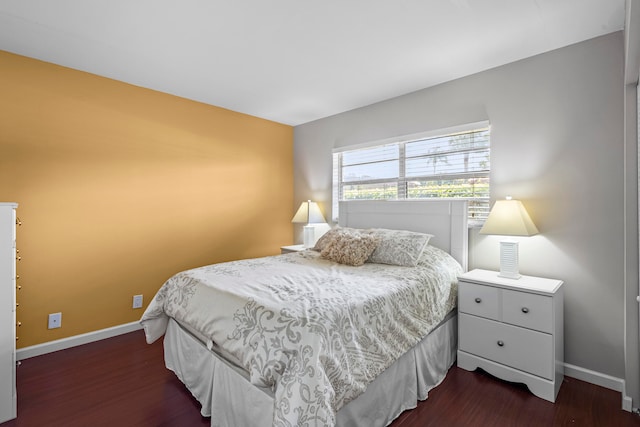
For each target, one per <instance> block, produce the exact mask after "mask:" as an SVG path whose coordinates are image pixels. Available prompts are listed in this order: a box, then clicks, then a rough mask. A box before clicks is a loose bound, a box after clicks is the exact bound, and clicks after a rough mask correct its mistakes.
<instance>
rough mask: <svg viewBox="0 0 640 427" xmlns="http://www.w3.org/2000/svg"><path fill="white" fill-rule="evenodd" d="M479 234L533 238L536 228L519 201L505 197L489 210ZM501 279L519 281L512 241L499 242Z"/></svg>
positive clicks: (516, 247)
mask: <svg viewBox="0 0 640 427" xmlns="http://www.w3.org/2000/svg"><path fill="white" fill-rule="evenodd" d="M480 234H497V235H502V236H533V235H534V234H538V228H537V227H536V225H535V224H534V223H533V221H532V220H531V217H530V216H529V213H528V212H527V210H526V209H525V208H524V205H523V204H522V202H520V200H513V199H511V197H507V199H506V200H498V201H496V203H495V204H494V205H493V207H492V208H491V212H489V217H488V218H487V220H486V221H485V223H484V226H482V228H481V229H480ZM499 276H501V277H507V278H510V279H519V278H520V273H519V271H518V242H517V241H516V240H512V239H505V240H502V241H500V274H499Z"/></svg>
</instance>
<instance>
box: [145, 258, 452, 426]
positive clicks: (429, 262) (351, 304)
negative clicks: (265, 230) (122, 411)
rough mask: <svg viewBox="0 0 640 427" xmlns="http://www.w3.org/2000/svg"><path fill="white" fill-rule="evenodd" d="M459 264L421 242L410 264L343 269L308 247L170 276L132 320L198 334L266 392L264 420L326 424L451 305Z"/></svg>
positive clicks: (156, 329)
mask: <svg viewBox="0 0 640 427" xmlns="http://www.w3.org/2000/svg"><path fill="white" fill-rule="evenodd" d="M461 272H462V269H461V267H460V265H459V264H458V263H457V262H456V261H455V260H453V258H451V257H450V256H449V255H448V254H446V253H445V252H443V251H440V250H438V249H437V248H434V247H430V246H428V247H427V248H426V250H425V253H424V254H423V257H422V259H421V262H420V263H419V265H418V267H396V266H387V265H380V264H365V265H364V266H361V267H350V266H345V265H341V264H337V263H333V262H329V261H326V260H323V259H321V258H319V255H318V254H317V253H316V252H313V251H305V252H299V253H293V254H287V255H280V256H276V257H265V258H258V259H253V260H243V261H235V262H229V263H222V264H215V265H211V266H206V267H201V268H197V269H193V270H188V271H185V272H182V273H179V274H177V275H175V276H174V277H172V278H171V279H169V280H168V281H167V282H166V283H165V284H164V285H163V287H162V288H161V289H160V290H159V291H158V293H157V295H156V297H155V298H154V299H153V301H152V302H151V304H150V305H149V307H148V308H147V310H146V311H145V314H144V315H143V317H142V320H141V322H142V324H143V326H144V328H145V333H146V336H147V341H148V342H153V341H155V340H156V339H158V338H159V337H160V336H162V334H164V332H165V330H166V327H167V322H168V319H169V317H172V318H175V319H176V320H177V321H178V322H180V323H181V324H183V325H185V326H188V327H189V328H190V329H193V330H195V331H198V332H199V334H200V335H202V336H204V337H206V339H207V340H208V344H209V345H212V344H213V343H216V344H217V346H219V348H220V349H221V350H222V351H223V352H224V353H225V355H226V356H227V357H228V358H230V359H231V360H235V361H236V362H237V363H238V364H239V365H240V366H242V367H244V369H245V370H246V371H247V372H248V373H249V379H250V381H251V383H253V384H255V385H258V386H261V387H269V388H271V389H272V390H273V392H274V411H273V418H274V419H273V425H304V424H309V425H334V424H335V416H336V412H337V411H338V410H339V409H340V408H341V407H342V406H344V405H345V404H346V403H348V402H349V401H351V400H353V399H354V398H356V397H357V396H358V395H360V394H361V393H362V392H363V391H364V390H365V389H366V387H367V385H368V384H369V383H371V382H372V381H373V380H374V379H375V378H376V377H377V376H378V375H379V374H380V373H381V372H383V371H384V370H385V369H386V368H387V367H389V366H390V365H391V364H392V363H393V362H394V361H395V360H396V359H398V357H400V356H401V355H402V354H403V353H405V352H406V351H407V350H409V349H410V348H412V347H413V346H414V345H415V344H416V343H418V342H419V341H420V340H421V339H422V338H423V337H424V336H426V335H427V334H428V333H429V332H430V331H431V329H433V328H434V327H435V326H436V325H437V324H438V323H439V322H440V321H441V320H442V319H443V318H444V316H445V315H446V314H447V313H448V312H449V311H450V310H451V309H452V308H453V306H454V305H455V299H456V286H455V284H456V283H457V275H458V274H460V273H461Z"/></svg>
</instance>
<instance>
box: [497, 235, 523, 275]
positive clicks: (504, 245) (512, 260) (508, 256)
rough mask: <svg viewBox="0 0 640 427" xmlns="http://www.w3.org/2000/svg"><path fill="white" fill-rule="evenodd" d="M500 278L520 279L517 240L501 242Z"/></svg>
mask: <svg viewBox="0 0 640 427" xmlns="http://www.w3.org/2000/svg"><path fill="white" fill-rule="evenodd" d="M498 277H505V278H507V279H519V278H520V277H522V276H521V275H520V273H519V271H518V242H517V241H515V240H502V241H500V274H498Z"/></svg>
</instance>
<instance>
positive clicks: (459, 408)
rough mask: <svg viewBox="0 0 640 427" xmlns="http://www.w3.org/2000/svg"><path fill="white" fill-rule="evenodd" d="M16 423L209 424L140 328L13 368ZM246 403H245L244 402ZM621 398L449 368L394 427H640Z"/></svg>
mask: <svg viewBox="0 0 640 427" xmlns="http://www.w3.org/2000/svg"><path fill="white" fill-rule="evenodd" d="M17 381H18V418H17V419H16V420H13V421H9V422H7V423H4V424H1V425H0V427H18V426H20V427H25V426H29V427H34V426H47V427H55V426H64V427H73V426H82V427H87V426H91V427H94V426H119V427H120V426H150V427H152V426H166V427H169V426H176V427H177V426H180V427H190V426H208V425H209V419H208V418H203V417H202V416H201V415H200V412H199V411H200V407H199V405H198V403H197V402H196V401H195V400H194V399H193V398H192V397H191V395H190V394H189V392H188V391H187V390H186V389H185V388H184V386H183V385H182V383H180V381H178V380H177V379H176V378H175V376H174V374H173V373H172V372H170V371H168V370H167V369H165V367H164V362H163V355H162V343H161V342H160V341H159V342H156V343H154V344H152V345H147V344H146V343H145V341H144V336H143V333H142V331H137V332H132V333H129V334H126V335H122V336H119V337H115V338H111V339H108V340H104V341H99V342H96V343H92V344H87V345H84V346H80V347H75V348H72V349H68V350H64V351H59V352H56V353H51V354H47V355H44V356H39V357H34V358H32V359H27V360H25V361H23V362H22V365H21V366H20V367H18V374H17ZM247 404H250V402H247ZM620 405H621V397H620V393H617V392H614V391H611V390H608V389H604V388H601V387H597V386H594V385H591V384H588V383H585V382H582V381H578V380H575V379H573V378H566V379H565V382H564V384H563V385H562V388H561V389H560V394H559V396H558V401H557V402H556V403H555V404H552V403H549V402H546V401H544V400H542V399H538V398H536V397H534V396H533V395H532V394H531V393H529V392H528V391H527V390H526V388H525V387H524V386H521V385H515V384H510V383H506V382H503V381H500V380H497V379H495V378H492V377H490V376H489V375H487V374H484V373H482V372H473V373H472V372H467V371H464V370H462V369H458V368H457V367H454V368H452V369H451V371H450V372H449V375H448V376H447V378H446V379H445V381H444V382H443V383H442V384H441V385H440V386H439V387H437V388H436V389H435V390H433V391H432V392H431V393H430V394H429V399H427V400H426V401H425V402H421V403H420V404H419V405H418V407H417V408H416V409H414V410H412V411H407V412H405V413H403V414H402V415H401V416H400V417H399V418H398V419H397V420H396V421H395V422H394V423H393V424H392V426H393V427H417V426H420V427H423V426H444V427H448V426H598V427H600V426H620V427H624V426H640V417H638V416H636V415H633V414H630V413H628V412H624V411H622V410H621V409H620Z"/></svg>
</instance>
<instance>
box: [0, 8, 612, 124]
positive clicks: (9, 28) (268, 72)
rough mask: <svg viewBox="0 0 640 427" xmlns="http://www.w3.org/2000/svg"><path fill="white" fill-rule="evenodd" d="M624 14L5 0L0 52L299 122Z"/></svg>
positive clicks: (550, 45) (556, 43) (563, 38)
mask: <svg viewBox="0 0 640 427" xmlns="http://www.w3.org/2000/svg"><path fill="white" fill-rule="evenodd" d="M624 15H625V0H316V1H312V0H235V1H233V0H227V1H222V0H136V1H132V0H56V1H52V0H0V50H6V51H9V52H13V53H17V54H21V55H25V56H29V57H32V58H37V59H41V60H44V61H48V62H52V63H55V64H60V65H64V66H66V67H70V68H74V69H78V70H83V71H87V72H90V73H93V74H97V75H100V76H105V77H109V78H112V79H116V80H120V81H123V82H127V83H131V84H134V85H138V86H142V87H146V88H150V89H155V90H158V91H161V92H167V93H170V94H174V95H178V96H181V97H184V98H189V99H193V100H197V101H201V102H204V103H207V104H212V105H216V106H220V107H224V108H227V109H230V110H234V111H239V112H243V113H246V114H250V115H253V116H257V117H262V118H265V119H269V120H274V121H276V122H280V123H285V124H289V125H298V124H302V123H306V122H309V121H312V120H316V119H319V118H322V117H327V116H330V115H333V114H337V113H340V112H343V111H347V110H351V109H354V108H357V107H361V106H364V105H369V104H372V103H374V102H378V101H382V100H384V99H388V98H392V97H395V96H398V95H402V94H405V93H409V92H413V91H416V90H419V89H422V88H425V87H429V86H433V85H436V84H439V83H442V82H445V81H449V80H453V79H456V78H459V77H463V76H466V75H470V74H473V73H477V72H479V71H482V70H486V69H489V68H493V67H496V66H499V65H503V64H506V63H509V62H513V61H516V60H519V59H522V58H526V57H529V56H533V55H536V54H539V53H543V52H546V51H549V50H553V49H557V48H559V47H563V46H567V45H569V44H573V43H576V42H579V41H582V40H586V39H590V38H593V37H597V36H600V35H603V34H607V33H610V32H614V31H618V30H621V29H623V26H624Z"/></svg>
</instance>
